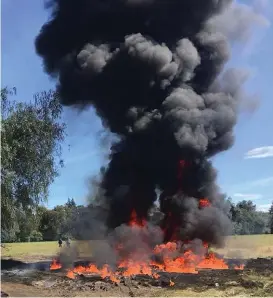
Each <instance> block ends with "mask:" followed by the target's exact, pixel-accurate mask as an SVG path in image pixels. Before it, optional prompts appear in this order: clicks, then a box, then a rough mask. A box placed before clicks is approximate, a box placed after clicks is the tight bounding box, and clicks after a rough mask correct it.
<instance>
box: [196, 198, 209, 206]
mask: <svg viewBox="0 0 273 298" xmlns="http://www.w3.org/2000/svg"><path fill="white" fill-rule="evenodd" d="M209 206H210V201H209V200H208V199H200V200H199V207H200V208H205V207H209Z"/></svg>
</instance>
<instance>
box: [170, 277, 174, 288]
mask: <svg viewBox="0 0 273 298" xmlns="http://www.w3.org/2000/svg"><path fill="white" fill-rule="evenodd" d="M173 286H174V282H173V281H172V280H171V279H170V287H173Z"/></svg>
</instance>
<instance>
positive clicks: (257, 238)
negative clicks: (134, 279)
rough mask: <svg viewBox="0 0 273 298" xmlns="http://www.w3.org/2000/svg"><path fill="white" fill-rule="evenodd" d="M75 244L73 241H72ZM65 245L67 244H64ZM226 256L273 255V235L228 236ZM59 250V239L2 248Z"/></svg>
mask: <svg viewBox="0 0 273 298" xmlns="http://www.w3.org/2000/svg"><path fill="white" fill-rule="evenodd" d="M98 242H99V241H79V242H77V249H78V251H79V253H80V255H81V256H84V255H90V254H91V251H92V246H95V245H96V243H98ZM72 245H73V243H72ZM64 246H65V245H64ZM217 251H218V252H219V253H222V254H224V255H225V256H226V257H244V258H253V257H273V235H270V234H269V235H245V236H232V237H228V238H227V241H226V247H225V248H224V249H220V250H217ZM58 252H59V247H58V243H57V241H47V242H26V243H7V244H5V248H1V254H2V257H4V258H15V259H21V260H24V259H25V258H34V257H36V258H51V257H53V256H54V255H56V254H57V253H58Z"/></svg>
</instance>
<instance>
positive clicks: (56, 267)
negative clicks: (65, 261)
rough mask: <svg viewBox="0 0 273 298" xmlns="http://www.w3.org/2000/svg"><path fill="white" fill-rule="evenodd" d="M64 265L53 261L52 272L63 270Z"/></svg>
mask: <svg viewBox="0 0 273 298" xmlns="http://www.w3.org/2000/svg"><path fill="white" fill-rule="evenodd" d="M61 268H62V265H61V264H60V263H59V262H58V261H57V260H56V259H53V261H52V263H51V265H50V270H57V269H61Z"/></svg>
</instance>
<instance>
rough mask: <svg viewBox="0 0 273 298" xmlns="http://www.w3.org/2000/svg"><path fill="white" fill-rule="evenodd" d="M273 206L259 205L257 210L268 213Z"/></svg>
mask: <svg viewBox="0 0 273 298" xmlns="http://www.w3.org/2000/svg"><path fill="white" fill-rule="evenodd" d="M270 206H271V204H263V205H257V206H256V209H257V210H258V211H263V212H268V211H269V208H270Z"/></svg>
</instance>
